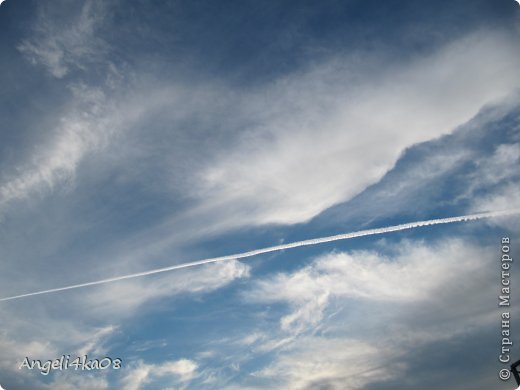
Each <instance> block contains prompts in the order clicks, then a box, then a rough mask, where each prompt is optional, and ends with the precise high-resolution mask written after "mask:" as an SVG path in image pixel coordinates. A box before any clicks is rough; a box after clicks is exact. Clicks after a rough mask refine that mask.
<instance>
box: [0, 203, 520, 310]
mask: <svg viewBox="0 0 520 390" xmlns="http://www.w3.org/2000/svg"><path fill="white" fill-rule="evenodd" d="M519 213H520V209H511V210H504V211H490V212H484V213H478V214H470V215H462V216H458V217H450V218H439V219H430V220H428V221H417V222H410V223H403V224H400V225H394V226H387V227H381V228H375V229H367V230H359V231H357V232H351V233H344V234H337V235H335V236H327V237H320V238H311V239H308V240H303V241H295V242H290V243H287V244H280V245H275V246H269V247H267V248H261V249H255V250H252V251H248V252H242V253H236V254H234V255H227V256H219V257H212V258H209V259H203V260H197V261H192V262H189V263H182V264H176V265H172V266H169V267H164V268H157V269H153V270H149V271H143V272H137V273H134V274H129V275H122V276H115V277H113V278H108V279H102V280H97V281H94V282H87V283H80V284H74V285H71V286H65V287H58V288H51V289H49V290H42V291H36V292H32V293H27V294H21V295H14V296H11V297H5V298H0V301H10V300H13V299H19V298H25V297H31V296H34V295H42V294H49V293H54V292H59V291H66V290H73V289H76V288H81V287H89V286H95V285H98V284H105V283H112V282H117V281H120V280H125V279H132V278H138V277H141V276H146V275H153V274H159V273H161V272H168V271H174V270H177V269H183V268H191V267H196V266H198V265H203V264H209V263H218V262H221V261H228V260H237V259H244V258H246V257H253V256H257V255H261V254H264V253H270V252H276V251H281V250H284V249H292V248H298V247H301V246H308V245H317V244H323V243H326V242H332V241H340V240H348V239H351V238H356V237H364V236H373V235H376V234H384V233H390V232H396V231H400V230H407V229H415V228H418V227H421V226H429V225H440V224H444V223H454V222H465V221H474V220H477V219H483V218H494V217H501V216H507V215H514V214H519Z"/></svg>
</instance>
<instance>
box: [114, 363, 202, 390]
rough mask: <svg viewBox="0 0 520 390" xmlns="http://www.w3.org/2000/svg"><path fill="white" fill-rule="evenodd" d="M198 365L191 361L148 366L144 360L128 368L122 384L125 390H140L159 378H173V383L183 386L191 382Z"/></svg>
mask: <svg viewBox="0 0 520 390" xmlns="http://www.w3.org/2000/svg"><path fill="white" fill-rule="evenodd" d="M197 368H198V365H197V363H195V362H194V361H192V360H189V359H179V360H175V361H167V362H164V363H161V364H147V363H144V362H143V361H142V360H140V361H139V362H137V363H136V364H135V365H134V366H132V367H128V370H129V372H128V374H127V375H126V376H125V377H123V379H122V380H121V383H122V385H123V388H124V389H125V390H138V389H139V388H141V386H142V385H143V384H145V383H148V382H150V381H153V380H155V379H157V378H159V377H164V376H172V380H173V381H174V382H173V383H176V384H182V383H183V382H188V381H190V380H191V379H192V378H193V377H194V376H195V375H196V373H197Z"/></svg>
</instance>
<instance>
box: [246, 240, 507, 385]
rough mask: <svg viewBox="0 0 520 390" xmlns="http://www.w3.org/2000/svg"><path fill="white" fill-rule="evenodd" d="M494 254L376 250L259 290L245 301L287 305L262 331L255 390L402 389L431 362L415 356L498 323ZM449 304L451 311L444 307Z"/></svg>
mask: <svg viewBox="0 0 520 390" xmlns="http://www.w3.org/2000/svg"><path fill="white" fill-rule="evenodd" d="M382 252H386V253H388V254H387V255H383V254H382ZM493 253H494V252H493V250H492V248H487V247H480V246H479V245H477V244H475V243H473V242H467V241H464V240H460V239H448V240H443V241H439V242H437V243H434V244H426V243H424V242H422V241H402V242H398V243H395V244H390V243H386V242H381V243H380V244H379V245H378V246H376V248H375V249H373V250H370V251H352V252H333V253H329V254H326V255H322V256H319V257H317V258H316V259H315V260H313V261H312V262H311V263H310V264H309V265H307V266H305V267H301V268H299V269H297V270H295V271H291V272H283V273H277V274H275V275H273V276H269V277H265V278H263V279H262V280H259V281H257V282H255V283H254V284H253V286H252V287H251V289H250V290H249V291H248V292H246V293H245V294H244V299H245V300H246V302H250V303H255V304H258V303H264V304H272V303H281V304H285V306H286V311H284V312H282V314H281V317H280V318H279V328H278V330H276V329H273V330H272V331H270V332H266V331H265V329H264V330H263V331H264V333H263V334H265V335H269V336H268V337H264V338H262V339H260V340H259V341H258V343H257V344H256V345H255V346H254V351H257V352H262V353H269V352H270V353H271V355H270V356H271V357H272V359H271V360H270V362H269V363H267V364H266V365H265V366H264V367H263V368H261V369H259V370H258V371H257V372H255V374H254V376H255V377H257V378H260V379H262V380H267V382H260V383H261V385H260V386H259V387H260V388H261V387H262V386H264V387H265V386H268V387H269V386H274V387H284V388H295V389H307V388H309V389H310V388H321V387H323V388H330V389H341V388H345V387H347V388H351V389H361V388H366V387H367V386H368V385H369V384H372V383H376V382H377V383H379V382H380V383H386V382H385V381H391V382H392V383H393V382H395V383H397V384H399V383H401V384H403V383H405V380H404V379H403V378H405V377H407V376H408V373H407V371H408V370H409V369H410V367H411V366H412V365H413V364H423V363H424V364H428V363H426V362H425V361H424V359H426V358H425V356H424V355H423V354H422V352H421V351H424V350H426V349H428V348H434V349H438V350H439V351H441V350H443V348H445V347H446V345H451V344H452V343H453V340H456V339H461V338H464V339H465V340H466V339H467V342H468V343H469V344H471V343H473V342H475V338H477V339H479V340H481V339H480V337H481V335H482V332H486V331H487V330H489V329H491V328H492V327H493V326H494V325H495V323H496V318H498V317H497V316H498V314H497V313H494V312H490V311H489V307H495V306H496V278H495V273H493V269H494V267H495V268H496V262H495V261H494V257H493ZM464 275H471V277H464ZM454 299H455V300H456V301H457V304H456V305H449V304H447V302H450V301H452V300H454ZM486 337H489V336H486ZM255 341H257V340H255ZM481 341H482V340H481ZM414 356H421V357H420V359H421V360H420V362H421V363H419V361H413V359H415V357H414ZM417 359H419V357H417ZM446 372H447V371H446V370H444V371H443V368H442V367H440V368H439V369H438V371H435V374H431V375H437V376H436V377H435V378H437V380H439V383H441V382H440V381H441V380H445V379H446V378H444V379H441V378H442V377H443V375H447V374H446ZM451 379H454V378H451ZM451 379H450V380H451ZM475 380H478V378H477V379H475ZM249 383H254V382H249ZM410 383H415V382H410ZM320 386H321V387H320ZM403 386H404V385H403ZM403 388H405V387H403ZM406 388H409V387H406Z"/></svg>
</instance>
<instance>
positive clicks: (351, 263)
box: [244, 241, 480, 332]
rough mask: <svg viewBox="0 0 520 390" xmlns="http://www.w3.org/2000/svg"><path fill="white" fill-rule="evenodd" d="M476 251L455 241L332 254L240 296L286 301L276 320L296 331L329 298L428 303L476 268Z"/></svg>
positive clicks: (317, 316)
mask: <svg viewBox="0 0 520 390" xmlns="http://www.w3.org/2000/svg"><path fill="white" fill-rule="evenodd" d="M468 252H469V253H472V255H473V256H471V255H470V256H468ZM476 255H477V251H476V250H471V249H468V248H465V247H464V245H462V243H460V242H457V241H452V242H449V243H445V244H443V245H442V246H441V247H440V248H430V247H427V246H424V245H415V244H411V243H403V244H401V247H400V248H399V254H398V255H397V256H396V257H391V258H389V257H385V256H382V255H380V254H378V253H377V252H373V251H355V252H352V253H332V254H329V255H325V256H322V257H320V258H318V259H316V260H315V261H313V262H312V263H311V264H310V265H308V266H306V267H304V268H301V269H299V270H297V271H295V272H293V273H290V274H286V273H280V274H277V275H276V276H274V277H272V278H269V279H265V280H260V281H257V282H255V283H254V288H253V289H252V290H250V291H248V292H246V293H245V294H244V296H245V298H246V300H248V301H251V302H286V303H288V304H289V305H290V306H291V308H292V310H291V312H290V313H289V314H287V315H286V316H284V317H283V318H282V319H281V327H282V329H284V330H292V331H296V332H300V331H302V330H305V329H307V328H308V326H309V325H311V326H316V325H317V324H319V323H320V322H321V320H322V318H323V313H324V311H325V309H326V308H327V306H328V305H329V303H330V302H331V300H332V299H335V298H341V299H366V300H376V301H388V302H389V303H392V302H396V303H411V302H417V301H428V300H430V299H431V298H432V297H434V296H435V295H434V294H433V292H434V291H435V290H436V289H438V288H439V286H441V285H443V284H444V283H449V282H450V281H451V280H453V278H454V277H455V276H454V275H457V274H458V273H459V272H463V271H464V270H466V269H471V268H475V267H477V268H478V267H479V266H480V265H479V264H478V263H475V262H474V261H473V258H474V257H475V256H476Z"/></svg>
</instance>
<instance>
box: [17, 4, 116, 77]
mask: <svg viewBox="0 0 520 390" xmlns="http://www.w3.org/2000/svg"><path fill="white" fill-rule="evenodd" d="M38 6H39V8H38V10H39V15H38V19H37V22H36V25H35V28H34V36H32V37H31V38H27V39H25V40H23V41H22V43H21V44H20V45H19V46H18V50H20V52H21V53H23V54H24V55H25V56H26V57H27V58H28V59H29V60H30V61H31V62H32V63H33V64H41V65H43V66H44V67H45V68H47V70H48V71H49V72H50V73H51V74H52V75H53V76H54V77H56V78H63V77H65V76H66V75H67V74H68V73H69V72H70V71H71V69H74V70H76V69H80V70H84V69H85V67H86V66H87V65H88V64H89V63H92V62H95V61H96V60H99V59H100V58H101V57H102V55H103V54H105V52H106V51H107V45H106V44H105V43H104V42H103V41H102V40H101V39H100V38H98V37H97V35H96V29H97V28H98V27H99V25H100V24H101V23H102V22H103V20H104V19H105V13H106V11H105V9H104V8H105V5H104V4H103V3H102V2H99V1H89V2H87V3H85V4H84V5H83V6H82V7H81V9H79V10H73V12H70V13H69V14H67V15H66V16H63V17H62V19H61V20H60V18H59V17H57V15H56V9H54V10H51V9H50V7H47V6H42V5H41V4H38ZM61 6H62V8H64V9H65V10H68V9H69V8H70V4H66V3H65V2H61ZM71 19H72V20H71Z"/></svg>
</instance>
